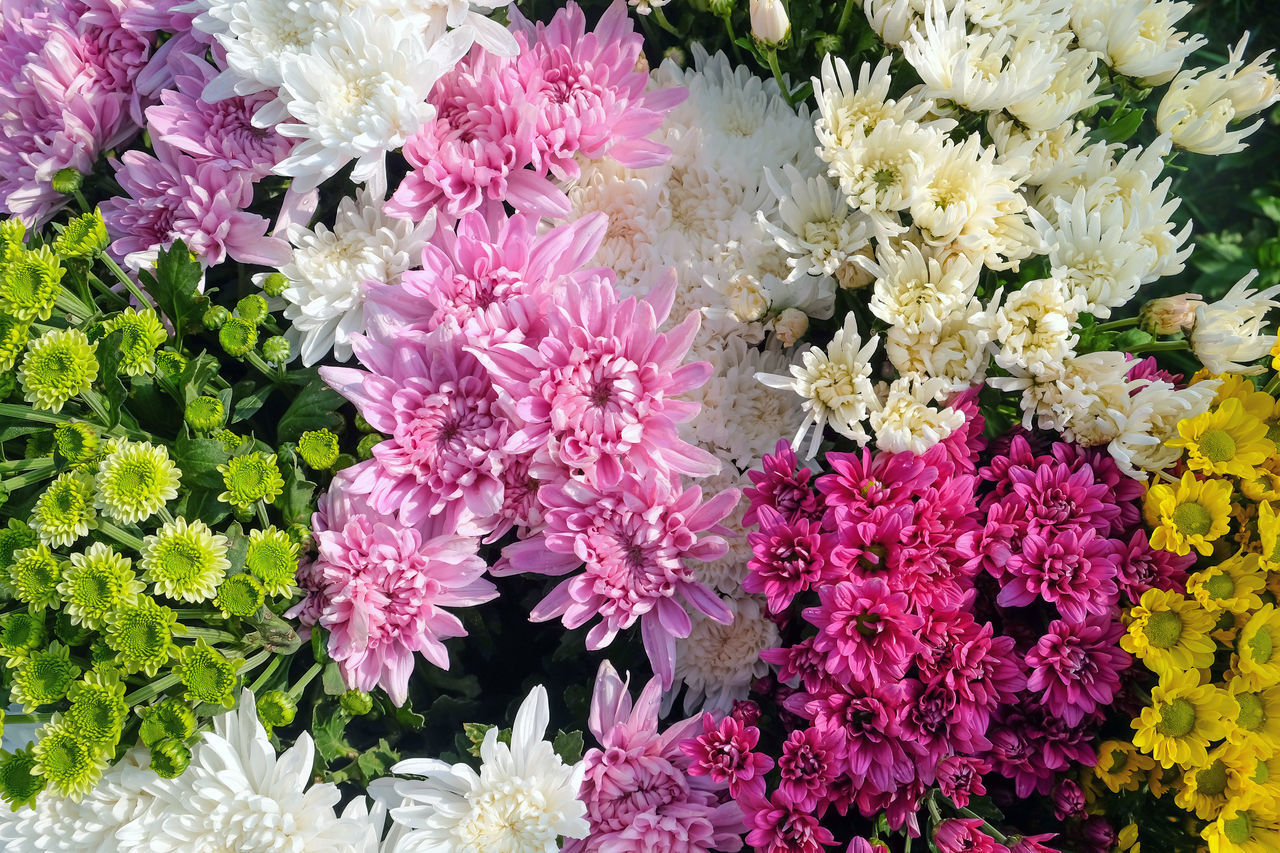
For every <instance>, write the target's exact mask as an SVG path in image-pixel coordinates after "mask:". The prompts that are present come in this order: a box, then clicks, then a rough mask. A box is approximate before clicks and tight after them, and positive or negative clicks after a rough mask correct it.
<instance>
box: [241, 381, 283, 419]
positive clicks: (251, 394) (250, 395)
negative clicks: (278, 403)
mask: <svg viewBox="0 0 1280 853" xmlns="http://www.w3.org/2000/svg"><path fill="white" fill-rule="evenodd" d="M242 386H247V388H246V387H242ZM275 390H276V389H275V388H274V387H273V386H271V385H263V386H262V387H261V388H255V387H254V383H252V382H250V381H248V380H246V381H244V382H237V383H236V387H235V396H236V398H237V399H236V404H235V407H234V408H233V409H232V410H231V423H233V424H238V423H240V422H241V421H243V420H247V419H248V418H251V417H253V416H254V414H255V413H257V411H258V409H261V408H262V404H263V403H265V402H266V401H267V398H268V397H270V396H271V393H272V392H273V391H275Z"/></svg>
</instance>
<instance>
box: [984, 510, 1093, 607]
mask: <svg viewBox="0 0 1280 853" xmlns="http://www.w3.org/2000/svg"><path fill="white" fill-rule="evenodd" d="M1006 569H1007V571H1008V574H1007V575H1006V576H1005V578H1004V580H1003V584H1004V585H1003V587H1002V588H1001V589H1000V594H999V595H998V596H997V597H996V602H997V603H998V604H1000V605H1002V606H1004V607H1023V606H1026V605H1028V604H1032V603H1033V602H1035V601H1036V600H1043V601H1048V602H1051V603H1053V604H1055V605H1057V607H1058V612H1059V613H1061V614H1062V618H1063V619H1065V620H1066V621H1068V622H1083V621H1084V619H1085V617H1086V616H1087V615H1088V614H1090V613H1092V614H1095V615H1099V616H1105V615H1107V614H1109V613H1110V612H1111V608H1112V607H1113V606H1114V604H1115V601H1116V583H1115V576H1116V558H1115V548H1114V546H1113V545H1112V542H1111V540H1110V539H1102V538H1099V537H1098V535H1097V534H1096V533H1095V532H1094V531H1093V529H1092V528H1089V529H1086V530H1083V531H1079V532H1077V531H1076V530H1072V529H1070V528H1068V529H1065V530H1062V531H1061V532H1058V533H1054V532H1052V531H1044V532H1039V533H1031V534H1028V535H1027V536H1026V538H1024V539H1023V540H1022V550H1021V551H1020V552H1019V553H1017V554H1014V555H1013V556H1011V557H1010V558H1009V562H1008V565H1007V566H1006Z"/></svg>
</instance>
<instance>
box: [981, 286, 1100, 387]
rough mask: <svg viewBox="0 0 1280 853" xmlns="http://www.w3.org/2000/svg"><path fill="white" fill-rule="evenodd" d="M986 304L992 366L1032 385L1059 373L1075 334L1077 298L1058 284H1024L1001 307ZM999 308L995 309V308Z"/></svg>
mask: <svg viewBox="0 0 1280 853" xmlns="http://www.w3.org/2000/svg"><path fill="white" fill-rule="evenodd" d="M999 297H1000V294H999V293H998V292H997V293H996V296H995V298H993V299H992V300H991V309H992V310H991V342H992V343H991V348H992V350H993V351H994V354H995V361H996V364H998V365H1000V366H1001V367H1002V368H1004V369H1005V370H1008V371H1010V372H1011V373H1013V374H1014V375H1017V376H1032V377H1035V378H1036V380H1037V381H1046V380H1050V379H1055V378H1057V377H1058V376H1059V375H1061V371H1062V365H1063V362H1064V361H1065V360H1066V359H1067V358H1068V357H1069V356H1071V355H1072V354H1073V353H1074V348H1075V345H1076V343H1077V342H1078V341H1079V339H1080V338H1079V336H1078V335H1076V334H1075V333H1074V332H1073V331H1072V329H1074V327H1075V324H1076V318H1077V317H1078V316H1079V314H1080V310H1081V304H1082V303H1081V300H1080V297H1078V296H1076V295H1074V294H1072V293H1071V291H1070V290H1068V288H1067V287H1066V286H1064V284H1063V283H1062V282H1061V281H1058V280H1057V279H1054V278H1044V279H1039V280H1037V281H1029V282H1027V283H1026V284H1024V285H1023V286H1022V287H1021V288H1020V289H1018V290H1016V291H1013V292H1012V293H1010V294H1009V295H1008V296H1007V297H1005V300H1004V303H1003V304H1001V303H1000V298H999ZM996 306H999V307H996Z"/></svg>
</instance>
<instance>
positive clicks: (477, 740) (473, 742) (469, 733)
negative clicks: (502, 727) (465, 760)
mask: <svg viewBox="0 0 1280 853" xmlns="http://www.w3.org/2000/svg"><path fill="white" fill-rule="evenodd" d="M491 728H493V726H490V725H486V724H485V723H463V724H462V734H463V735H464V736H465V737H466V739H467V742H468V743H469V744H470V745H469V746H468V747H467V752H468V753H469V754H470V755H474V756H475V757H476V758H479V757H480V744H482V743H484V737H485V735H487V734H488V733H489V729H491Z"/></svg>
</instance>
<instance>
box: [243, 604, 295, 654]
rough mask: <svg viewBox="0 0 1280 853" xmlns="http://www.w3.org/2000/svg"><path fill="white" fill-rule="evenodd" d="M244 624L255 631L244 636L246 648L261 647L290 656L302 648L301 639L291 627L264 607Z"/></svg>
mask: <svg viewBox="0 0 1280 853" xmlns="http://www.w3.org/2000/svg"><path fill="white" fill-rule="evenodd" d="M245 624H246V625H247V626H250V627H253V628H255V629H256V630H254V631H250V632H249V633H247V634H245V636H244V643H245V645H246V646H251V647H255V648H256V647H258V646H261V647H262V648H264V649H270V650H272V651H273V652H276V653H277V654H282V655H291V654H293V653H294V652H296V651H297V650H298V649H300V648H302V638H301V637H299V636H298V633H297V632H296V631H294V630H293V626H292V625H290V624H289V623H288V622H286V621H285V620H284V619H282V618H281V617H279V616H277V615H276V614H275V612H273V611H272V610H271V608H269V607H266V606H265V605H264V606H263V607H262V608H260V609H259V610H258V612H257V613H255V614H254V615H253V616H252V617H251V618H249V619H246V620H245Z"/></svg>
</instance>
